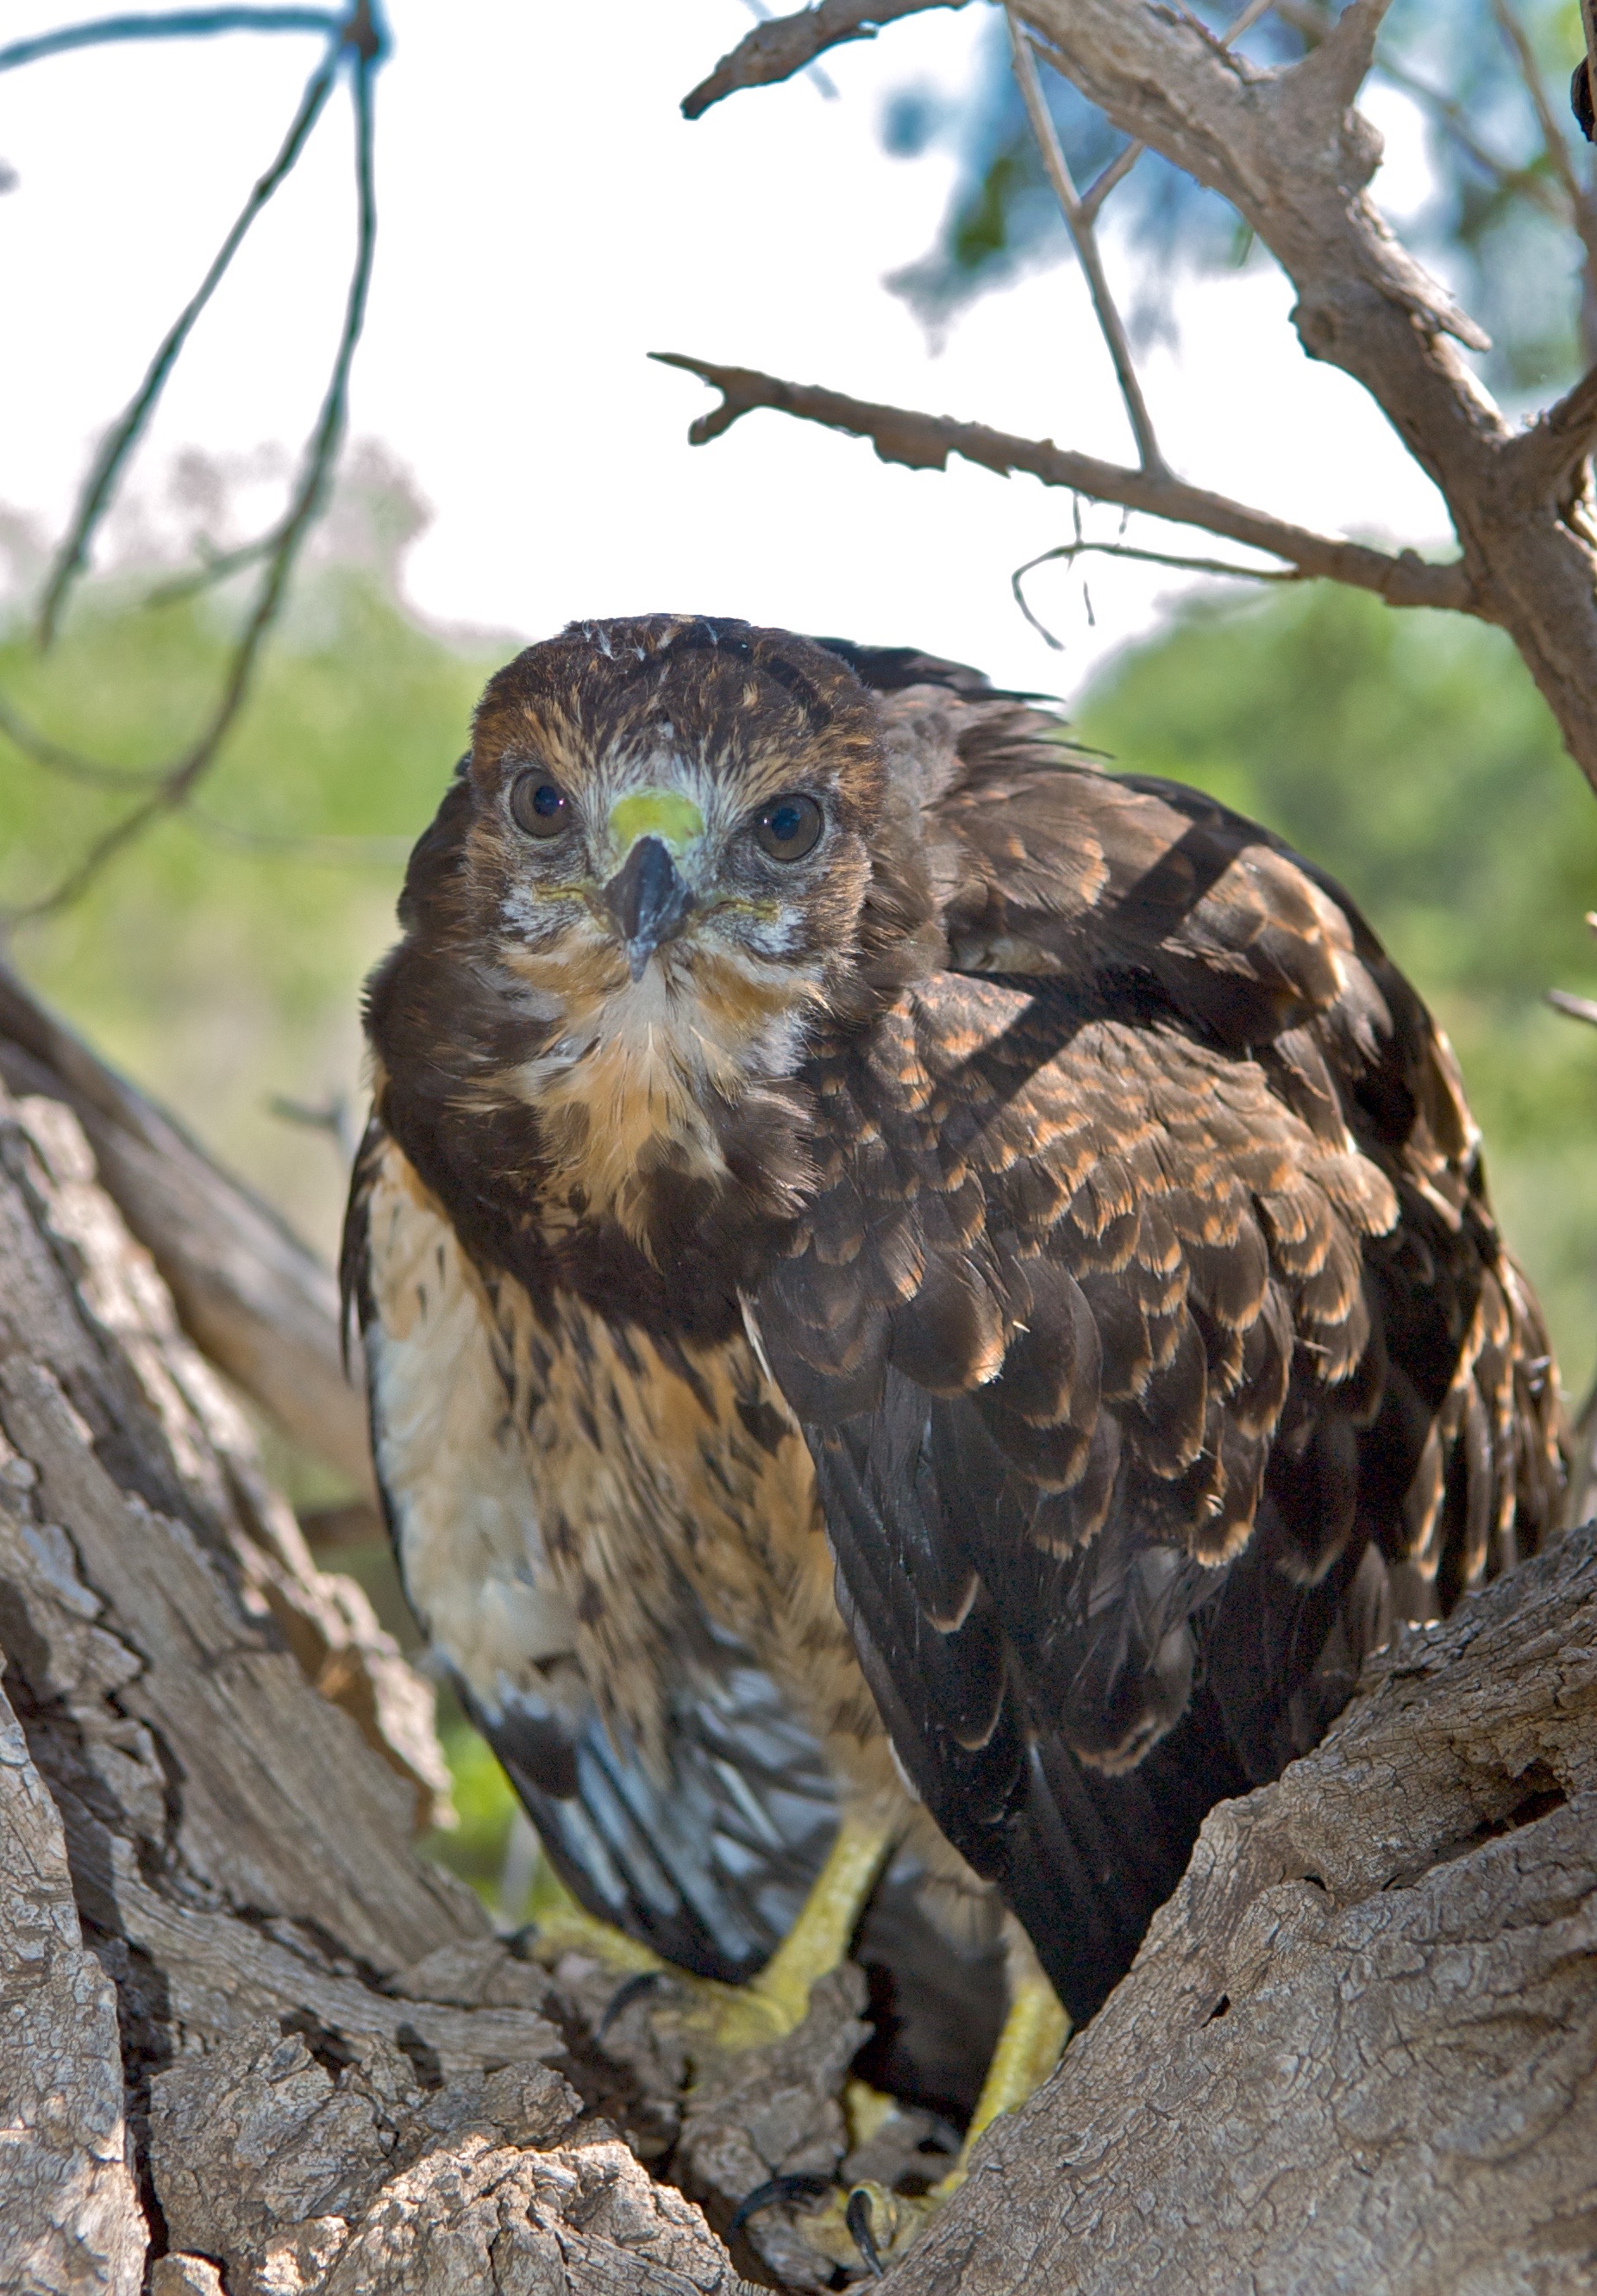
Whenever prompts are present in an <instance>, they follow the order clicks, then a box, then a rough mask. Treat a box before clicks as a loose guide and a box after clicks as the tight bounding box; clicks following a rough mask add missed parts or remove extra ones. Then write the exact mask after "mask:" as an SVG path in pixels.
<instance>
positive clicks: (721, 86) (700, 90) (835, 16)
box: [682, 0, 967, 119]
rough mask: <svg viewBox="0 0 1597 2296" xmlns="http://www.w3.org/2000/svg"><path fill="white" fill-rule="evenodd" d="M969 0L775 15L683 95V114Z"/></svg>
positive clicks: (834, 0) (853, 4) (889, 1)
mask: <svg viewBox="0 0 1597 2296" xmlns="http://www.w3.org/2000/svg"><path fill="white" fill-rule="evenodd" d="M966 4H967V0H819V6H817V7H814V8H804V9H802V10H801V11H800V12H799V13H798V14H797V15H795V16H775V17H772V18H771V19H770V21H768V22H766V23H763V24H756V25H755V27H754V29H753V31H752V32H748V33H745V36H744V37H743V38H742V39H741V40H739V41H738V43H737V46H736V47H735V48H733V49H732V50H731V51H730V53H729V54H727V55H724V56H723V57H722V58H721V60H720V63H718V64H717V65H716V67H715V70H713V71H712V73H711V75H710V77H709V78H708V79H704V80H701V81H700V82H699V84H698V86H697V87H696V88H694V89H692V90H691V91H690V93H689V94H687V95H685V96H684V97H683V98H682V113H683V117H684V118H685V119H698V118H700V116H701V115H702V114H703V113H704V112H706V111H709V109H710V107H711V105H712V103H719V102H720V101H721V98H722V97H723V96H728V95H736V94H737V92H738V90H739V89H740V88H745V87H770V86H773V85H774V84H775V83H776V82H777V81H778V80H784V79H791V78H793V75H794V72H800V71H803V69H804V66H805V65H806V64H810V63H813V62H814V61H815V59H816V57H817V56H819V55H821V54H823V53H825V51H826V50H827V48H836V47H840V46H841V45H843V43H844V41H845V40H874V39H875V37H876V36H877V30H878V29H879V28H880V27H881V26H882V25H884V24H892V23H895V22H896V21H897V20H898V19H899V18H900V17H901V16H918V15H921V14H924V13H925V12H926V10H927V9H929V8H963V7H964V6H965V5H966Z"/></svg>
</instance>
